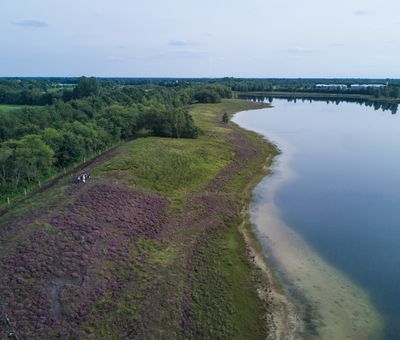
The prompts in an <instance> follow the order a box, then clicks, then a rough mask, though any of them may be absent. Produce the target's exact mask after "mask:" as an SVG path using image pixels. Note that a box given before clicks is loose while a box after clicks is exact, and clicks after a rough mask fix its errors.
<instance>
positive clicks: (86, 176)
mask: <svg viewBox="0 0 400 340" xmlns="http://www.w3.org/2000/svg"><path fill="white" fill-rule="evenodd" d="M89 180H90V173H84V174H81V175H79V176H78V177H77V178H76V179H75V183H86V182H87V181H89Z"/></svg>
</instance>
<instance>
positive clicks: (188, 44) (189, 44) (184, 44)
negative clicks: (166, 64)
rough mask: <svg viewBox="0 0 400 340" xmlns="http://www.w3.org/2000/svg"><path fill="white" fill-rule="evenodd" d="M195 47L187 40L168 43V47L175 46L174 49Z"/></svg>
mask: <svg viewBox="0 0 400 340" xmlns="http://www.w3.org/2000/svg"><path fill="white" fill-rule="evenodd" d="M193 45H195V44H194V43H192V42H189V41H186V40H170V41H169V42H168V46H173V47H185V46H193Z"/></svg>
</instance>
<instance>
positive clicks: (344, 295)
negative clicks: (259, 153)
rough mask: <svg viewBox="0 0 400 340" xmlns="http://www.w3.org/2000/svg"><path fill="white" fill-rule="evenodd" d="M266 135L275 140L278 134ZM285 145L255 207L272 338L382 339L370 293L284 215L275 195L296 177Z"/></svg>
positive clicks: (258, 260)
mask: <svg viewBox="0 0 400 340" xmlns="http://www.w3.org/2000/svg"><path fill="white" fill-rule="evenodd" d="M246 114H247V113H246V112H240V113H238V114H236V115H235V118H234V119H233V121H234V122H235V123H236V124H238V125H239V126H241V127H242V128H248V127H247V126H243V124H241V121H240V120H238V119H237V118H238V116H241V115H242V116H243V115H246ZM256 132H260V131H256ZM264 138H266V139H268V140H274V138H273V136H264ZM278 147H279V148H281V147H282V145H280V144H278ZM283 149H284V150H285V151H284V152H283V153H282V154H280V155H278V156H276V157H275V159H274V161H273V164H272V165H271V169H270V171H272V175H269V176H266V177H265V178H264V179H263V180H262V181H261V182H260V183H259V184H258V185H257V186H256V188H255V189H254V191H253V200H252V202H251V204H250V207H249V215H250V216H249V218H250V222H251V225H252V230H253V232H254V234H255V235H256V238H257V241H258V242H259V243H260V244H261V251H259V252H260V253H262V257H264V258H260V254H256V252H255V253H253V254H252V256H254V262H255V263H256V264H257V265H258V266H259V267H260V268H261V269H262V270H263V271H264V272H266V273H268V276H269V278H270V282H271V287H270V292H269V293H270V299H271V302H272V304H273V305H274V306H273V311H274V313H275V315H274V317H275V327H276V328H277V329H276V330H275V331H274V332H272V333H271V336H273V337H274V338H278V339H301V338H306V339H310V338H316V339H380V338H381V337H382V334H383V327H384V326H383V320H382V318H381V316H380V315H379V313H378V312H377V310H376V309H375V307H374V306H373V304H372V302H371V299H370V297H369V296H368V294H367V292H366V291H364V290H363V289H362V288H360V287H359V286H357V285H356V284H355V283H353V282H352V281H351V280H350V279H349V278H348V277H347V276H346V275H345V274H343V273H342V272H341V271H339V270H338V269H336V268H335V267H333V266H332V265H330V264H329V263H328V262H327V261H325V260H324V259H323V258H322V257H321V256H320V255H319V254H318V253H317V252H316V251H315V250H314V249H313V248H312V247H311V246H310V245H309V244H308V243H307V242H305V240H304V239H303V238H302V237H301V235H300V234H298V233H297V232H295V231H294V230H293V229H292V228H291V227H290V226H289V225H287V224H286V223H285V222H284V221H283V220H282V219H281V216H280V211H279V208H278V207H277V205H276V203H275V200H274V195H275V193H276V190H277V189H278V188H279V186H280V185H281V184H282V183H284V182H286V181H290V180H291V179H292V178H295V176H296V174H295V173H294V172H293V171H292V169H290V167H289V165H288V161H289V159H290V157H291V151H290V147H288V146H286V145H285V147H284V148H283ZM245 238H246V236H245ZM253 248H254V247H253ZM274 281H275V283H274ZM276 281H277V282H276Z"/></svg>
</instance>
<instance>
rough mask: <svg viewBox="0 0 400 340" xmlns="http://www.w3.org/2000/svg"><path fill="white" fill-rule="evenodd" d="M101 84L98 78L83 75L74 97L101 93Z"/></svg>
mask: <svg viewBox="0 0 400 340" xmlns="http://www.w3.org/2000/svg"><path fill="white" fill-rule="evenodd" d="M99 90H100V86H99V83H98V81H97V79H96V78H94V77H90V78H86V77H81V78H79V82H78V85H77V86H76V87H75V88H74V91H73V94H72V95H73V97H74V98H76V99H79V98H83V97H89V96H96V95H98V94H99Z"/></svg>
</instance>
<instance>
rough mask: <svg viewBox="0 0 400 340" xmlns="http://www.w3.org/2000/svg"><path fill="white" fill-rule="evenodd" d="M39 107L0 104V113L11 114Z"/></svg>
mask: <svg viewBox="0 0 400 340" xmlns="http://www.w3.org/2000/svg"><path fill="white" fill-rule="evenodd" d="M37 107H39V106H36V105H6V104H0V112H11V111H15V110H19V109H23V108H37Z"/></svg>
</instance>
